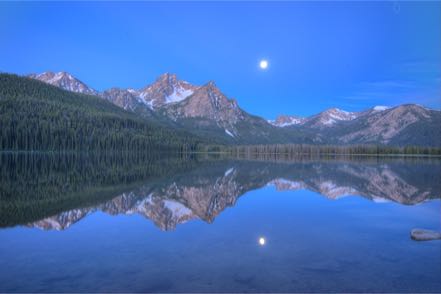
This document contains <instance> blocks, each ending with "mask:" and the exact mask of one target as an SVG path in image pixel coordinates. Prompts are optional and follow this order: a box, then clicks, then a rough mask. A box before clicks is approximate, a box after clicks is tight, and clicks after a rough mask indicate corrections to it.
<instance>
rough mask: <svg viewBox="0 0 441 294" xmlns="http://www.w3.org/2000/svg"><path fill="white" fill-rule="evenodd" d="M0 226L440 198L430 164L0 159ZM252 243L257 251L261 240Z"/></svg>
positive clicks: (169, 219) (158, 220)
mask: <svg viewBox="0 0 441 294" xmlns="http://www.w3.org/2000/svg"><path fill="white" fill-rule="evenodd" d="M1 166H2V168H1V191H0V218H1V222H0V225H1V226H2V227H10V226H16V225H25V226H28V227H35V228H40V229H44V230H64V229H67V228H69V227H70V226H72V225H73V224H75V223H76V222H78V221H80V220H81V219H83V218H85V217H87V216H88V215H90V214H92V213H94V212H97V211H102V212H104V213H107V214H110V215H119V214H126V215H127V214H128V215H130V214H138V215H141V216H143V217H145V218H147V219H149V220H151V221H153V223H154V224H155V225H156V226H157V227H158V228H160V229H161V230H164V231H169V230H174V229H175V228H176V226H177V225H179V224H183V223H185V222H188V221H190V220H194V219H200V220H203V221H205V222H208V223H210V222H213V221H214V219H215V218H216V217H217V216H218V215H219V214H220V213H221V212H222V211H224V210H225V209H226V208H227V207H231V206H234V205H235V203H236V201H237V200H238V198H239V197H241V196H242V195H244V194H245V193H246V192H248V191H251V190H255V189H259V188H261V187H265V186H273V187H275V189H276V190H277V191H285V190H300V189H304V190H310V191H313V192H316V193H319V194H321V195H323V197H326V198H329V199H332V200H336V199H340V198H342V197H345V196H357V197H364V198H366V199H369V200H372V201H375V202H385V201H393V202H396V203H400V204H405V205H413V204H417V203H420V202H423V201H427V200H430V199H435V198H440V195H441V184H440V183H439V181H438V177H439V175H440V174H441V165H440V163H439V161H438V160H418V161H415V160H410V161H409V160H403V159H396V160H390V159H389V160H380V159H375V160H361V161H360V160H349V159H331V160H316V159H313V160H301V161H297V160H294V161H283V162H274V161H271V162H268V161H259V160H245V159H242V160H231V159H219V158H214V159H213V158H209V159H207V158H205V159H200V158H170V157H167V158H162V157H157V158H142V159H139V158H137V159H131V158H116V159H115V158H114V159H104V158H100V157H88V158H83V157H76V156H73V157H70V158H69V157H67V158H66V156H63V157H62V158H58V157H57V158H54V157H53V156H49V155H43V156H37V155H34V156H32V157H29V156H25V155H21V156H19V155H14V156H11V155H9V156H8V155H3V156H2V157H1ZM258 243H259V244H260V245H262V246H263V245H265V239H264V237H261V238H259V241H258Z"/></svg>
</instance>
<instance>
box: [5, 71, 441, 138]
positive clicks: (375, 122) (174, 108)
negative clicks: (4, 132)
mask: <svg viewBox="0 0 441 294" xmlns="http://www.w3.org/2000/svg"><path fill="white" fill-rule="evenodd" d="M0 80H1V87H0V102H1V103H2V104H1V106H0V108H2V111H1V112H2V113H5V110H6V109H5V105H6V104H5V103H6V101H7V100H8V99H10V97H9V96H8V93H14V92H16V91H18V92H21V94H22V96H23V97H28V98H29V97H31V96H32V95H33V93H32V92H23V91H25V90H23V89H31V88H35V87H37V88H39V91H40V92H41V91H43V92H44V93H48V95H49V93H51V92H53V91H54V89H53V87H52V86H55V87H58V88H61V89H63V90H65V91H69V92H71V93H75V95H71V96H69V97H70V98H69V99H76V98H78V97H81V98H80V100H79V101H83V100H86V101H87V100H94V99H95V100H94V101H96V99H97V97H98V98H99V99H101V100H102V104H99V105H96V107H97V108H98V109H101V110H102V109H103V107H104V108H105V107H107V108H108V107H110V105H107V104H110V103H111V104H113V105H116V106H117V107H118V108H119V109H120V110H118V111H120V112H121V111H122V112H124V113H126V114H125V115H128V116H130V117H132V118H133V119H136V120H139V121H142V123H145V124H146V125H148V126H150V127H151V128H153V129H156V128H160V129H163V130H170V132H174V133H177V134H179V135H181V134H183V135H182V136H184V137H188V136H194V138H197V139H196V140H200V142H205V143H213V144H282V143H294V144H320V145H323V144H330V145H331V144H332V145H356V144H367V145H389V146H429V147H439V146H441V142H440V138H441V136H440V134H441V111H439V110H433V109H428V108H425V107H423V106H419V105H416V104H403V105H398V106H395V107H385V106H375V107H372V108H371V109H367V110H364V111H361V112H347V111H344V110H341V109H338V108H331V109H327V110H325V111H323V112H320V113H318V114H315V115H312V116H310V117H299V116H294V115H293V116H291V115H281V116H279V117H277V118H276V119H275V120H266V119H264V118H262V117H259V116H256V115H252V114H250V113H248V112H246V111H245V110H243V109H242V108H241V107H240V106H239V104H238V102H237V101H236V100H235V99H231V98H228V97H227V96H226V95H225V94H224V93H222V91H221V90H220V89H219V88H218V87H217V86H216V84H215V83H214V82H213V81H210V82H208V83H206V84H205V85H193V84H191V83H189V82H187V81H183V80H179V79H178V78H177V76H176V75H175V74H170V73H165V74H163V75H161V76H159V77H158V78H157V79H156V81H154V82H153V83H152V84H150V85H147V86H145V87H143V88H141V89H132V88H128V89H120V88H111V89H108V90H105V91H102V92H99V91H97V90H95V89H93V88H92V87H90V86H88V85H87V84H85V83H84V82H82V81H80V80H79V79H77V78H76V77H74V76H73V75H71V74H69V73H67V72H57V73H54V72H44V73H41V74H31V75H28V76H27V77H18V76H15V75H9V74H1V76H0ZM12 80H13V81H14V82H13V83H11V81H12ZM35 80H38V81H41V82H43V83H37V84H36V83H35ZM32 83H34V84H32ZM28 84H32V85H33V86H32V87H23V85H28ZM46 84H48V85H50V86H48V85H46ZM14 87H21V89H16V88H14ZM57 93H58V92H56V93H55V98H54V99H56V95H59V93H58V94H57ZM50 95H52V96H53V93H51V94H50ZM32 98H33V99H37V98H36V97H32ZM81 99H82V100H81ZM107 102H110V103H107ZM67 103H69V102H67ZM100 103H101V102H100ZM77 111H78V110H77ZM112 111H115V110H114V109H113V110H112ZM289 112H291V113H295V112H296V109H292V110H290V111H289ZM29 115H31V116H32V114H29ZM70 117H71V115H69V114H66V113H65V114H64V118H63V120H65V121H66V123H68V124H75V122H74V121H72V120H71V119H70Z"/></svg>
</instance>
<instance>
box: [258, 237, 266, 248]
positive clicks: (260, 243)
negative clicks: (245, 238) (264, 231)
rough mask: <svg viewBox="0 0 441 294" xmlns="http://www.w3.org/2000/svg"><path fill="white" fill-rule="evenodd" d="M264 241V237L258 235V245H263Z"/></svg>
mask: <svg viewBox="0 0 441 294" xmlns="http://www.w3.org/2000/svg"><path fill="white" fill-rule="evenodd" d="M265 242H266V240H265V238H264V237H260V238H259V245H260V246H263V245H265Z"/></svg>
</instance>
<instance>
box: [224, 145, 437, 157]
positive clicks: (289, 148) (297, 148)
mask: <svg viewBox="0 0 441 294" xmlns="http://www.w3.org/2000/svg"><path fill="white" fill-rule="evenodd" d="M226 151H227V152H228V153H230V154H233V155H246V154H286V155H289V156H296V155H305V154H309V155H325V154H327V155H393V154H402V155H437V156H438V155H441V148H436V147H420V146H406V147H394V146H381V145H348V146H331V145H304V144H275V145H246V146H230V147H228V148H227V150H226Z"/></svg>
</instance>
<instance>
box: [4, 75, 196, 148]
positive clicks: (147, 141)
mask: <svg viewBox="0 0 441 294" xmlns="http://www.w3.org/2000/svg"><path fill="white" fill-rule="evenodd" d="M0 132H1V133H0V135H1V136H0V149H1V150H56V151H62V150H72V151H88V150H95V151H124V150H130V151H149V150H161V151H192V150H196V149H197V147H198V145H199V144H200V143H201V142H202V140H200V139H198V138H196V137H195V136H193V135H188V134H187V133H185V132H178V131H175V130H172V129H168V128H165V127H163V126H158V125H156V124H155V123H154V122H151V121H148V120H146V119H145V118H142V117H139V116H137V115H136V114H134V113H131V112H128V111H125V110H123V109H121V108H120V107H117V106H115V105H113V104H111V103H110V102H108V101H105V100H103V99H101V98H99V97H96V96H92V95H85V94H79V93H73V92H69V91H65V90H62V89H60V88H57V87H54V86H51V85H47V84H45V83H43V82H40V81H37V80H34V79H30V78H25V77H19V76H16V75H10V74H0Z"/></svg>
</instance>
